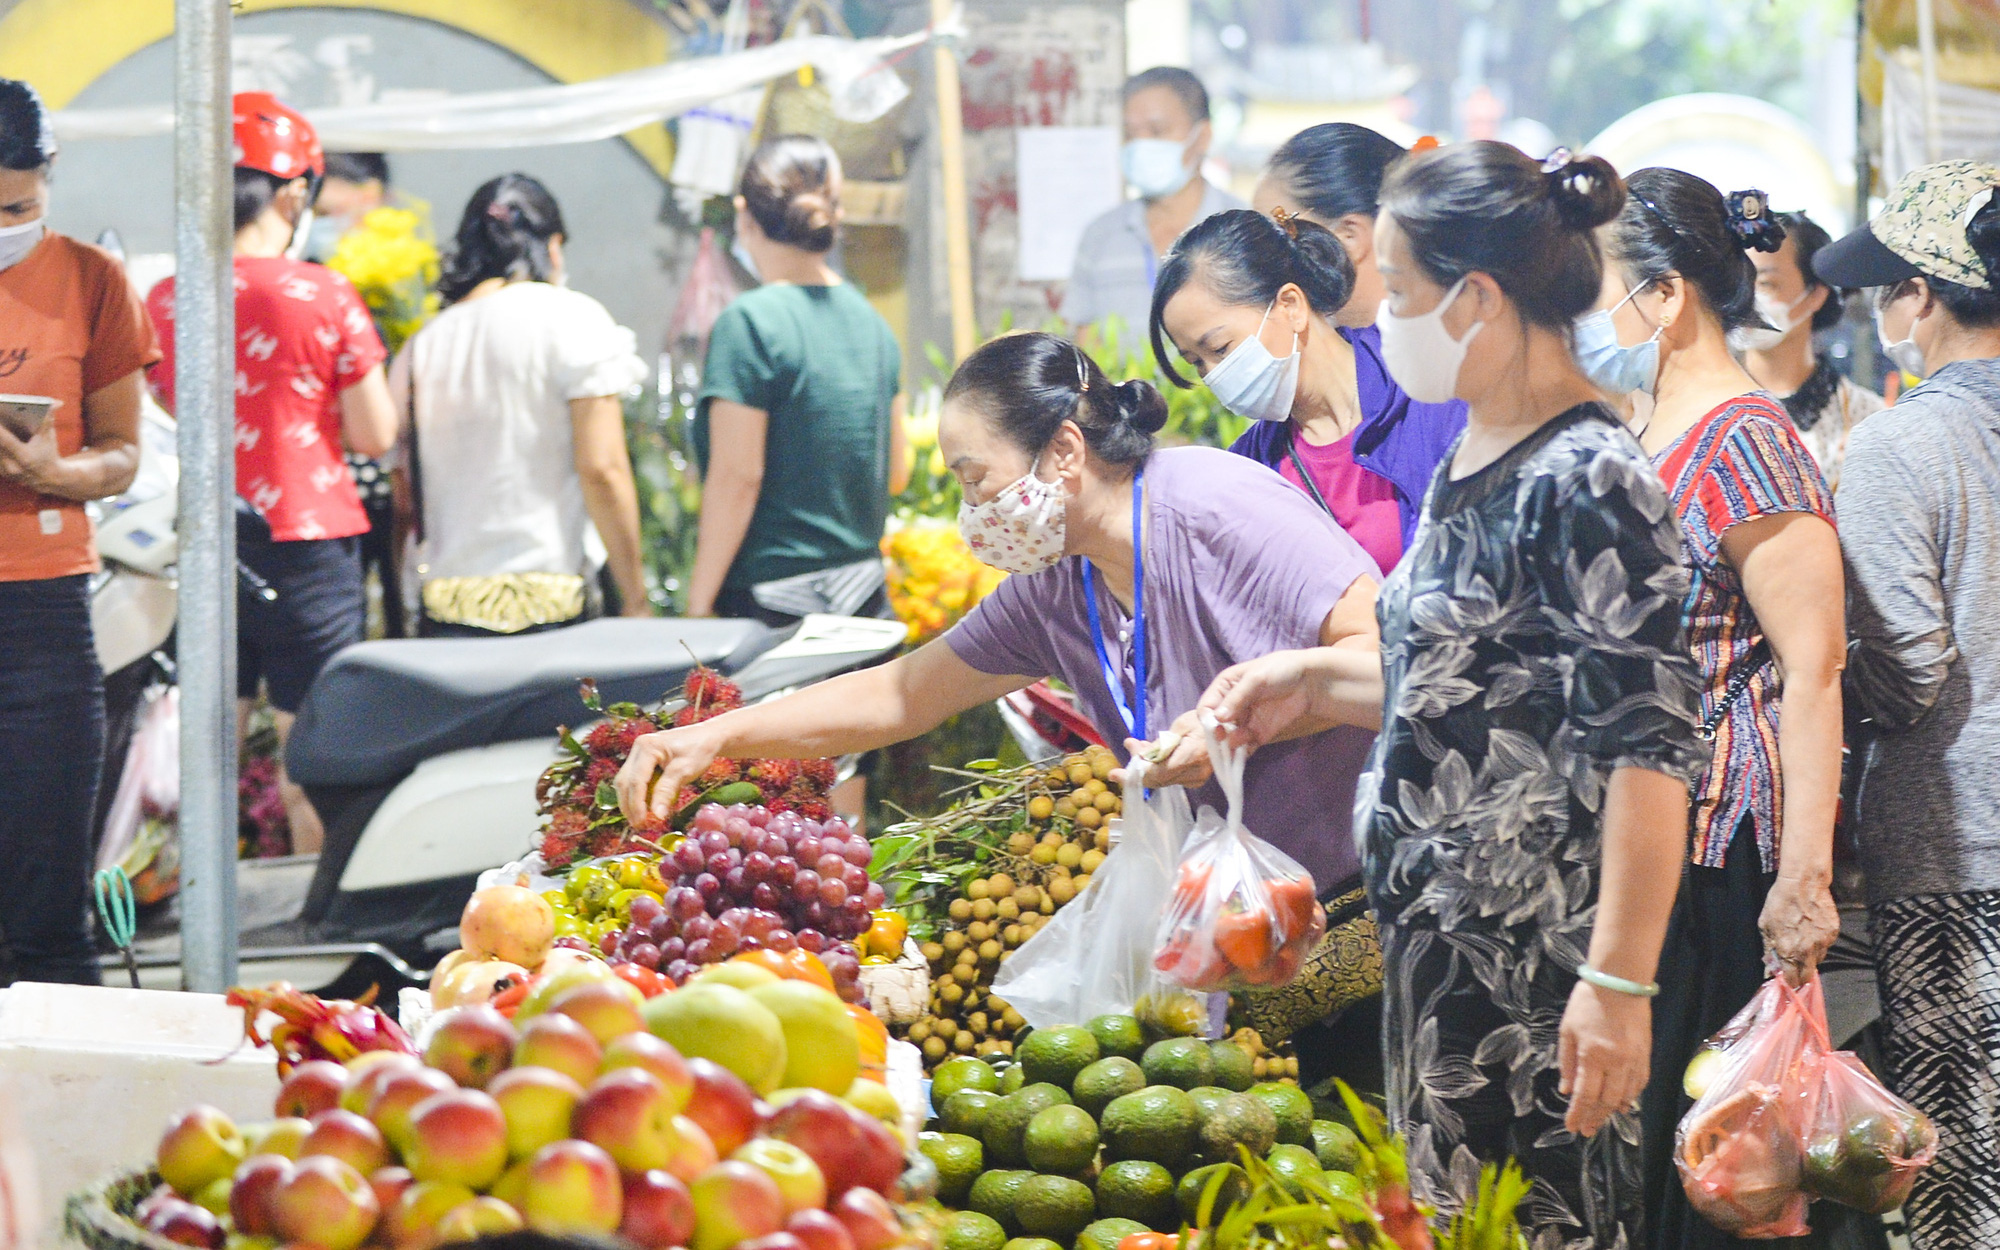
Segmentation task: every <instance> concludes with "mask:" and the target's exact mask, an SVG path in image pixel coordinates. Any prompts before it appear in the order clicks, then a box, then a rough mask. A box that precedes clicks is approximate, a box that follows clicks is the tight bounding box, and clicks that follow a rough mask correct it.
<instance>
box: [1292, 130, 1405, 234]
mask: <svg viewBox="0 0 2000 1250" xmlns="http://www.w3.org/2000/svg"><path fill="white" fill-rule="evenodd" d="M1402 155H1403V145H1402V144H1400V143H1397V142H1396V141H1395V140H1394V139H1391V138H1390V137H1389V136H1387V135H1384V134H1378V133H1376V132H1375V131H1373V130H1370V129H1368V127H1366V126H1357V125H1355V124H1354V123H1353V122H1325V123H1323V124H1321V125H1318V126H1308V127H1306V128H1305V129H1304V130H1301V131H1299V133H1297V134H1295V135H1293V136H1292V137H1291V138H1289V139H1287V140H1285V141H1284V143H1283V144H1281V145H1280V146H1279V148H1278V150H1277V151H1276V152H1273V153H1272V154H1271V166H1270V172H1271V173H1272V174H1274V175H1276V176H1277V177H1278V178H1279V179H1280V180H1281V181H1282V182H1283V183H1284V184H1285V186H1286V187H1287V188H1288V189H1289V190H1290V191H1291V193H1292V197H1293V198H1294V199H1296V200H1297V201H1298V204H1299V207H1300V208H1302V209H1304V210H1305V211H1307V212H1309V213H1311V214H1312V215H1313V216H1315V217H1317V218H1319V219H1320V220H1321V221H1328V222H1330V221H1336V220H1338V219H1339V218H1342V217H1345V216H1347V215H1348V214H1349V213H1360V214H1362V215H1363V216H1366V217H1373V216H1374V215H1375V212H1376V210H1377V208H1379V207H1380V200H1381V196H1382V179H1383V178H1384V177H1385V176H1387V174H1388V172H1389V166H1391V165H1393V164H1395V163H1396V159H1397V158H1398V157H1400V156H1402Z"/></svg>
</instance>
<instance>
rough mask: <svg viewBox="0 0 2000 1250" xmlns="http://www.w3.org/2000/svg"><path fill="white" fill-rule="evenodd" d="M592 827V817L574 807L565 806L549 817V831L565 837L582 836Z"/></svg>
mask: <svg viewBox="0 0 2000 1250" xmlns="http://www.w3.org/2000/svg"><path fill="white" fill-rule="evenodd" d="M589 828H590V817H589V816H586V815H585V814H584V813H582V812H580V811H577V810H576V809H575V808H573V807H565V808H562V809H560V810H559V811H557V812H556V813H555V814H554V815H553V816H551V817H549V832H550V833H553V834H556V835H558V836H560V837H565V838H580V837H582V836H583V835H584V832H585V831H586V830H588V829H589Z"/></svg>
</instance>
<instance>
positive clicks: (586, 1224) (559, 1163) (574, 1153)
mask: <svg viewBox="0 0 2000 1250" xmlns="http://www.w3.org/2000/svg"><path fill="white" fill-rule="evenodd" d="M521 1202H522V1206H521V1214H522V1215H523V1216H525V1217H527V1221H528V1227H530V1228H532V1229H534V1230H535V1231H536V1232H540V1233H550V1234H554V1235H557V1236H560V1235H562V1234H564V1233H609V1232H613V1231H615V1230H616V1229H617V1227H618V1223H619V1220H620V1219H621V1218H622V1217H623V1214H624V1203H623V1198H622V1194H621V1190H620V1186H619V1183H618V1165H617V1164H616V1163H613V1162H612V1161H611V1156H610V1155H608V1154H605V1153H604V1152H603V1151H602V1150H600V1149H598V1148H597V1147H596V1146H593V1145H591V1144H590V1143H589V1142H587V1141H559V1142H554V1143H551V1144H550V1145H547V1146H544V1147H542V1148H541V1149H540V1150H538V1151H536V1152H535V1157H534V1159H533V1160H531V1161H530V1162H529V1164H528V1175H527V1181H526V1184H525V1186H524V1191H523V1193H522V1196H521Z"/></svg>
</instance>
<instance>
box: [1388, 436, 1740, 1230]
mask: <svg viewBox="0 0 2000 1250" xmlns="http://www.w3.org/2000/svg"><path fill="white" fill-rule="evenodd" d="M1450 464H1451V461H1450V457H1447V458H1446V460H1445V462H1444V464H1443V465H1442V466H1441V467H1440V469H1439V471H1438V475H1437V477H1436V478H1435V479H1434V480H1433V482H1432V484H1431V489H1430V492H1429V495H1428V497H1427V499H1426V500H1425V505H1424V515H1423V520H1422V522H1421V524H1420V526H1419V529H1418V532H1417V535H1416V538H1415V540H1414V543H1413V545H1412V549H1411V551H1410V554H1409V556H1408V557H1407V558H1405V559H1404V560H1403V562H1402V563H1401V564H1400V565H1398V566H1397V568H1396V571H1395V572H1394V573H1393V574H1392V575H1391V576H1390V577H1389V579H1388V582H1387V583H1386V584H1385V585H1384V586H1383V588H1382V594H1381V600H1380V605H1379V607H1378V612H1379V614H1380V617H1381V623H1382V650H1383V665H1384V671H1385V678H1386V686H1387V696H1386V703H1385V707H1384V712H1383V729H1382V734H1381V736H1380V738H1379V739H1378V740H1377V742H1376V746H1375V754H1374V757H1373V759H1372V760H1371V766H1370V770H1369V773H1368V774H1367V775H1366V776H1365V777H1364V778H1363V779H1362V784H1361V788H1360V790H1359V791H1358V793H1357V796H1356V807H1355V828H1356V831H1357V837H1358V838H1359V839H1360V842H1361V851H1362V858H1363V864H1364V873H1365V876H1366V880H1367V884H1368V889H1369V894H1370V898H1371V900H1372V902H1373V903H1374V906H1375V908H1376V911H1377V915H1378V918H1379V920H1380V922H1381V927H1382V947H1383V960H1384V976H1385V980H1386V987H1385V990H1384V1002H1383V1015H1384V1023H1383V1035H1384V1048H1385V1060H1386V1069H1387V1071H1386V1075H1387V1081H1388V1099H1389V1109H1390V1113H1391V1117H1392V1119H1393V1121H1394V1123H1395V1126H1396V1127H1397V1128H1398V1129H1399V1130H1401V1131H1402V1132H1403V1133H1404V1134H1406V1135H1407V1137H1408V1140H1409V1146H1410V1171H1411V1181H1412V1185H1413V1188H1414V1189H1415V1190H1416V1192H1417V1193H1418V1195H1419V1196H1420V1197H1422V1198H1425V1199H1427V1200H1429V1201H1431V1202H1433V1203H1436V1204H1437V1205H1438V1206H1439V1207H1440V1208H1441V1209H1444V1210H1453V1209H1456V1208H1457V1206H1458V1205H1459V1202H1460V1197H1461V1195H1463V1194H1464V1193H1466V1192H1468V1191H1469V1190H1470V1188H1471V1187H1472V1185H1473V1184H1474V1183H1475V1182H1476V1180H1477V1177H1478V1173H1479V1165H1480V1164H1481V1163H1486V1162H1497V1161H1499V1160H1501V1159H1504V1158H1506V1157H1509V1156H1512V1157H1514V1158H1516V1159H1518V1160H1520V1162H1521V1165H1522V1168H1523V1169H1524V1170H1525V1172H1526V1173H1527V1175H1528V1176H1529V1178H1530V1179H1531V1180H1532V1182H1533V1185H1534V1188H1533V1192H1532V1193H1531V1194H1530V1196H1529V1198H1528V1200H1527V1202H1526V1203H1525V1204H1523V1207H1522V1210H1521V1214H1522V1220H1523V1225H1524V1227H1526V1228H1527V1229H1528V1230H1529V1241H1530V1244H1531V1245H1532V1246H1533V1247H1534V1250H1558V1248H1569V1247H1591V1248H1597V1247H1602V1248H1605V1250H1610V1248H1612V1247H1621V1248H1624V1250H1639V1248H1640V1247H1642V1246H1644V1245H1645V1244H1646V1243H1645V1237H1644V1233H1643V1227H1642V1226H1643V1222H1644V1220H1643V1215H1642V1213H1641V1212H1642V1206H1643V1202H1642V1193H1641V1187H1640V1167H1639V1124H1638V1116H1637V1115H1636V1114H1629V1113H1628V1114H1621V1115H1619V1116H1616V1117H1614V1118H1613V1120H1612V1121H1611V1123H1610V1124H1608V1125H1607V1126H1606V1127H1605V1128H1604V1129H1602V1130H1600V1131H1599V1132H1598V1133H1597V1135H1596V1136H1595V1137H1593V1138H1591V1139H1589V1140H1588V1141H1586V1140H1584V1139H1582V1138H1579V1137H1577V1136H1575V1135H1573V1134H1571V1133H1570V1132H1569V1131H1568V1130H1566V1129H1565V1128H1564V1127H1563V1116H1564V1114H1565V1112H1566V1111H1567V1109H1568V1100H1567V1099H1566V1098H1564V1097H1563V1096H1562V1095H1561V1094H1560V1093H1559V1092H1558V1090H1557V1086H1558V1082H1559V1080H1560V1072H1559V1070H1558V1067H1557V1053H1556V1047H1557V1036H1558V1031H1559V1027H1560V1025H1561V1023H1562V1016H1563V1011H1564V1009H1565V1007H1566V1006H1567V1005H1568V1001H1569V995H1570V991H1571V990H1572V989H1573V988H1574V986H1575V984H1576V966H1577V965H1578V964H1579V963H1581V962H1583V960H1584V957H1585V955H1586V954H1587V952H1588V949H1589V946H1590V934H1591V926H1592V924H1593V922H1594V920H1595V916H1596V906H1597V889H1598V870H1599V865H1600V861H1601V850H1602V842H1601V830H1600V824H1599V821H1600V810H1601V808H1602V804H1603V799H1604V793H1605V788H1606V785H1607V784H1608V783H1609V781H1610V778H1611V774H1612V772H1613V770H1615V769H1619V768H1628V767H1636V768H1645V769H1651V770H1653V771H1656V772H1662V773H1666V774H1669V775H1671V776H1673V777H1676V778H1680V779H1682V780H1688V779H1691V778H1692V777H1693V776H1695V775H1696V774H1698V773H1699V772H1700V770H1701V763H1702V760H1703V758H1704V752H1703V750H1702V749H1701V744H1700V743H1699V742H1698V741H1697V739H1696V738H1695V734H1694V730H1695V725H1696V719H1695V707H1696V703H1697V696H1698V689H1699V687H1698V681H1697V677H1696V674H1695V670H1694V665H1693V662H1692V661H1691V660H1690V658H1689V656H1688V649H1687V643H1686V640H1685V638H1684V636H1683V633H1682V626H1681V599H1682V596H1683V594H1684V593H1685V591H1686V588H1687V574H1686V572H1685V571H1684V569H1683V567H1682V564H1681V549H1680V537H1679V532H1678V530H1677V528H1676V522H1675V519H1674V514H1673V509H1672V508H1671V507H1670V506H1669V504H1668V502H1667V495H1666V489H1665V487H1663V486H1662V485H1661V483H1660V479H1659V476H1658V473H1657V471H1656V470H1655V469H1654V468H1653V465H1652V463H1651V461H1649V460H1648V459H1647V457H1646V454H1645V453H1644V452H1643V451H1642V450H1641V449H1640V447H1639V444H1638V443H1637V441H1636V440H1634V439H1633V438H1632V436H1631V435H1630V434H1629V433H1627V432H1626V431H1625V430H1624V429H1623V428H1622V427H1621V426H1620V425H1618V424H1617V423H1616V421H1615V420H1614V419H1613V418H1612V416H1611V414H1610V413H1609V412H1608V411H1607V410H1605V409H1603V408H1601V407H1599V406H1597V405H1595V404H1590V405H1583V406H1579V407H1577V408H1573V409H1571V410H1569V411H1568V412H1565V413H1563V414H1562V415H1561V416H1559V417H1556V418H1554V419H1553V420H1551V421H1550V422H1548V423H1547V424H1546V425H1544V426H1543V427H1542V428H1541V429H1539V430H1537V431H1536V432H1535V433H1534V434H1532V435H1530V436H1529V437H1528V438H1527V439H1525V440H1523V441H1522V442H1521V443H1519V444H1518V445H1516V446H1515V447H1514V448H1512V449H1511V450H1509V451H1508V452H1507V454H1506V455H1504V456H1502V457H1501V458H1500V459H1499V460H1496V461H1494V462H1493V463H1492V464H1490V465H1488V466H1486V467H1485V468H1484V469H1481V470H1480V471H1479V472H1477V473H1474V474H1471V475H1469V476H1467V477H1465V478H1463V479H1461V480H1459V481H1450V480H1449V479H1448V474H1449V471H1450ZM1661 888H1662V889H1668V890H1671V889H1672V888H1674V882H1672V881H1666V882H1662V883H1661Z"/></svg>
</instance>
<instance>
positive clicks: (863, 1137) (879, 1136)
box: [764, 1089, 903, 1197]
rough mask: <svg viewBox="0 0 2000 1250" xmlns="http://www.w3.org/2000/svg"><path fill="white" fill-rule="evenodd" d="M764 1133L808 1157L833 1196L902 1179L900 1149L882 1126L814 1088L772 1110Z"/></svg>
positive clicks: (878, 1189) (885, 1188)
mask: <svg viewBox="0 0 2000 1250" xmlns="http://www.w3.org/2000/svg"><path fill="white" fill-rule="evenodd" d="M764 1131H765V1133H766V1134H767V1135H769V1136H771V1137H774V1138H776V1139H777V1140H779V1141H784V1142H790V1143H791V1144H792V1145H794V1146H797V1147H798V1148H799V1149H801V1150H803V1151H805V1152H806V1153H807V1154H808V1155H811V1156H812V1160H813V1162H814V1163H817V1164H818V1165H819V1170H820V1172H821V1173H822V1174H823V1175H824V1176H825V1177H826V1191H827V1193H829V1194H831V1195H834V1196H836V1197H838V1196H839V1195H840V1194H843V1193H845V1192H847V1190H849V1189H851V1188H853V1187H854V1186H856V1185H865V1186H867V1187H868V1188H870V1189H873V1190H875V1191H876V1192H877V1193H885V1192H887V1191H888V1190H889V1189H890V1187H892V1186H893V1185H894V1184H895V1183H896V1178H897V1177H898V1176H900V1175H902V1170H903V1152H902V1148H901V1147H900V1146H899V1145H898V1144H897V1142H896V1139H895V1136H894V1134H892V1133H890V1132H889V1129H888V1127H887V1126H886V1125H884V1124H883V1123H882V1122H881V1121H880V1120H877V1119H876V1118H875V1117H874V1116H871V1115H867V1114H865V1113H863V1112H860V1111H856V1110H855V1109H854V1108H852V1107H850V1106H848V1105H847V1104H846V1103H844V1102H842V1101H840V1099H838V1098H835V1097H834V1096H833V1095H832V1094H828V1093H823V1092H821V1091H820V1090H816V1089H813V1090H806V1091H805V1092H804V1093H801V1094H799V1095H798V1096H797V1097H795V1098H793V1099H792V1100H791V1101H789V1102H787V1103H786V1104H785V1105H784V1106H782V1107H780V1108H778V1109H777V1111H776V1112H774V1113H773V1114H772V1116H771V1122H770V1123H769V1124H767V1125H766V1126H765V1128H764Z"/></svg>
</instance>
